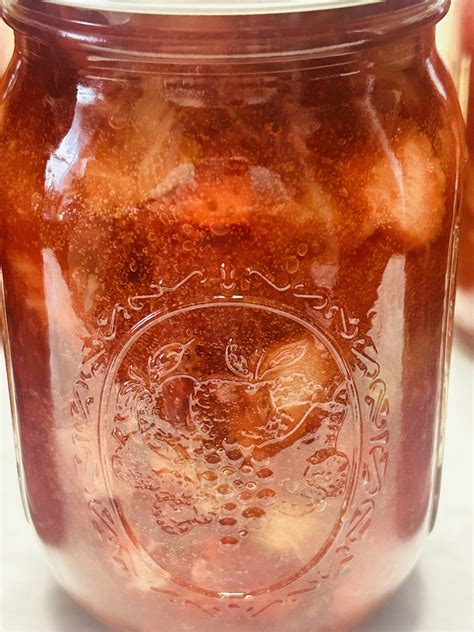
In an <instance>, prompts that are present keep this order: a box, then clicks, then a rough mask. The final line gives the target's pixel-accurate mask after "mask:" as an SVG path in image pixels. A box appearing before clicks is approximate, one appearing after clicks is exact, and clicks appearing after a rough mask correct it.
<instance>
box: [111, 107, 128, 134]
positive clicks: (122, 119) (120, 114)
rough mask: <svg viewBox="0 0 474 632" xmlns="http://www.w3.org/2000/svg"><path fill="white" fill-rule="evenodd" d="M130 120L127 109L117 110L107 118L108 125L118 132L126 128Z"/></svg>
mask: <svg viewBox="0 0 474 632" xmlns="http://www.w3.org/2000/svg"><path fill="white" fill-rule="evenodd" d="M129 120H130V109H129V107H128V106H127V107H123V106H122V107H120V108H118V109H117V110H116V111H115V112H114V113H113V114H112V115H111V116H110V118H109V125H110V127H111V128H112V129H115V130H120V129H123V128H124V127H126V125H127V123H128V122H129Z"/></svg>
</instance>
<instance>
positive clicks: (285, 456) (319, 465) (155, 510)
mask: <svg viewBox="0 0 474 632" xmlns="http://www.w3.org/2000/svg"><path fill="white" fill-rule="evenodd" d="M360 435H361V415H360V411H359V408H358V399H357V397H356V394H355V387H354V383H353V380H352V376H351V371H350V369H349V367H348V366H347V364H346V362H345V361H344V359H343V358H342V356H341V354H340V353H339V351H338V348H337V343H336V342H335V340H334V339H333V338H332V336H331V335H330V334H329V333H328V332H327V331H325V330H324V329H323V328H321V327H319V326H318V325H317V324H310V323H308V322H306V321H305V320H303V319H302V318H301V317H300V316H299V315H297V314H294V313H292V312H291V311H290V310H288V311H287V310H282V309H280V308H277V307H274V306H272V305H271V304H268V305H262V304H255V303H252V302H245V301H242V302H236V301H222V302H217V303H216V302H212V303H211V302H206V303H202V304H198V305H193V306H190V307H185V308H179V309H175V310H174V311H170V312H169V313H166V314H158V313H155V314H152V315H151V316H149V317H147V318H145V319H143V320H142V321H140V322H138V323H137V324H136V325H135V326H134V327H133V329H132V331H131V333H130V335H129V336H128V338H127V339H126V341H125V342H124V344H123V346H122V348H121V349H120V350H119V351H118V352H117V354H116V356H115V358H114V360H113V362H112V363H111V364H110V366H109V368H108V372H107V375H106V378H105V389H104V391H103V397H102V402H101V407H100V411H99V436H100V454H101V461H102V466H103V471H104V475H105V479H106V486H107V489H108V493H109V495H110V498H111V499H112V500H113V503H114V506H115V508H116V511H117V513H118V515H119V517H120V521H121V523H122V527H123V529H124V531H125V532H126V533H127V534H128V537H129V538H130V539H131V540H132V542H133V543H134V545H135V547H136V549H137V550H139V552H140V553H141V554H142V555H144V556H145V557H146V558H147V560H148V562H149V563H150V564H152V565H156V566H157V567H159V568H160V569H162V571H164V572H165V573H166V575H168V576H169V577H170V579H172V581H173V582H174V583H176V584H180V585H182V586H185V587H187V588H190V589H191V590H194V591H197V592H200V593H204V594H209V595H211V594H212V595H216V596H217V595H220V594H223V593H226V594H232V593H235V594H238V595H242V594H244V593H245V594H248V593H252V594H254V595H255V594H259V593H264V592H268V591H270V590H276V589H278V588H282V587H284V586H286V585H288V584H290V583H291V582H293V581H295V580H296V579H297V578H298V577H300V576H302V575H303V574H305V573H306V572H308V571H309V570H310V569H311V568H312V567H314V566H315V565H316V564H317V563H318V562H319V560H320V559H321V558H322V557H323V556H324V554H325V552H326V551H327V550H328V549H329V547H330V546H331V544H332V543H333V541H334V540H335V538H336V536H337V535H338V533H339V531H340V529H341V527H342V525H343V524H344V516H345V513H346V511H347V510H348V508H349V506H350V499H351V496H352V494H353V491H354V485H355V482H356V479H357V470H358V464H359V460H360V459H359V449H360V441H361V438H360ZM269 577H271V578H272V581H271V583H269V580H268V578H269Z"/></svg>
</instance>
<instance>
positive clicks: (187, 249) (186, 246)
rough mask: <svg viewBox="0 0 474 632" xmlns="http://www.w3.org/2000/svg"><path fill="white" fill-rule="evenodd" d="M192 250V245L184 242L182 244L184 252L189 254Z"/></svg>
mask: <svg viewBox="0 0 474 632" xmlns="http://www.w3.org/2000/svg"><path fill="white" fill-rule="evenodd" d="M192 249H193V244H192V242H190V241H185V242H184V243H183V250H184V252H191V251H192Z"/></svg>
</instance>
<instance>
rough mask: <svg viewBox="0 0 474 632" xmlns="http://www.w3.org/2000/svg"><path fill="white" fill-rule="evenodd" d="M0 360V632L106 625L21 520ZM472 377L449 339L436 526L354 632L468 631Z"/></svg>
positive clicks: (61, 631) (62, 631) (88, 629)
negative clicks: (65, 587) (63, 582)
mask: <svg viewBox="0 0 474 632" xmlns="http://www.w3.org/2000/svg"><path fill="white" fill-rule="evenodd" d="M0 367H1V368H0V405H1V408H0V410H1V411H2V432H1V435H0V436H1V437H2V446H1V459H2V465H1V475H2V485H1V489H2V509H3V511H2V520H1V584H0V586H1V611H0V625H1V627H0V629H1V630H2V632H13V631H15V632H106V629H105V628H104V626H102V625H101V624H99V623H97V622H96V621H94V620H93V619H92V618H91V617H90V616H89V615H88V614H87V613H85V612H84V611H83V610H82V609H81V608H80V607H79V606H77V605H76V604H75V603H74V602H73V601H72V600H71V599H70V598H69V597H68V596H67V595H65V594H64V593H63V592H62V591H61V589H60V588H59V587H58V586H57V585H56V584H55V583H54V581H53V580H52V578H51V577H50V575H49V571H48V568H47V566H46V563H45V561H44V559H43V556H42V553H41V550H40V546H39V544H38V543H37V542H36V538H35V536H34V535H33V533H32V532H31V530H30V528H29V526H28V525H27V523H26V520H25V518H24V515H23V510H22V506H21V501H20V494H19V489H18V484H17V480H16V470H15V459H14V450H13V435H12V430H11V423H10V415H9V413H8V410H9V408H8V397H7V389H6V384H5V373H4V365H3V360H2V361H1V364H0ZM473 376H474V361H473V360H472V359H469V357H468V356H467V355H465V353H464V352H463V351H462V349H461V348H460V347H459V346H458V345H455V349H454V356H453V368H452V374H451V387H450V399H449V413H448V426H447V437H446V453H445V469H444V477H443V487H442V495H441V505H440V510H439V516H438V522H437V525H436V528H435V530H434V532H433V534H432V535H431V536H430V538H429V540H428V541H427V542H426V545H425V547H424V551H423V554H422V557H421V559H420V561H419V564H418V566H417V568H416V570H415V571H414V572H413V574H412V575H411V577H410V578H409V579H408V580H407V581H406V582H405V584H404V585H403V586H402V588H401V589H400V590H399V591H398V593H397V594H396V595H395V596H394V597H393V598H392V599H391V600H390V601H389V602H388V603H387V604H386V605H385V606H384V607H383V608H382V609H381V610H379V611H378V612H377V613H376V614H375V615H374V616H373V618H372V619H371V620H369V621H368V622H366V623H365V624H364V625H363V626H362V628H361V629H360V630H359V631H358V632H468V631H469V630H473V616H472V601H473V583H472V574H473V558H472V546H473V543H472V538H473V531H472V491H473V490H472V485H473V481H472V477H473V470H472V463H471V459H472V441H473V434H472V421H473V420H472V411H473V399H472V397H473V396H472V386H473ZM172 632H175V631H172ZM249 632H250V631H249ZM275 632H278V631H277V630H275Z"/></svg>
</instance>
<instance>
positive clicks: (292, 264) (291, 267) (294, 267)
mask: <svg viewBox="0 0 474 632" xmlns="http://www.w3.org/2000/svg"><path fill="white" fill-rule="evenodd" d="M299 267H300V263H299V261H298V259H297V258H296V257H288V259H287V262H286V269H287V270H288V272H289V274H295V272H298V268H299Z"/></svg>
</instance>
